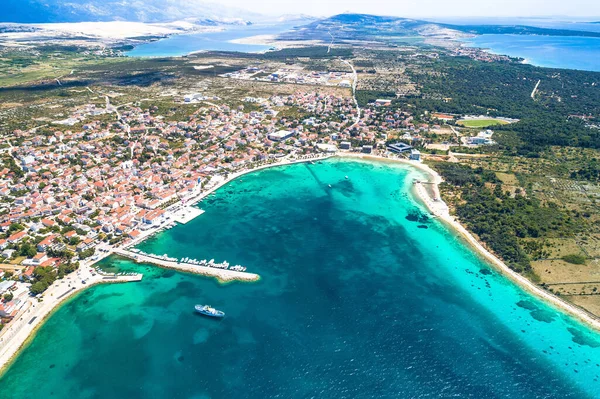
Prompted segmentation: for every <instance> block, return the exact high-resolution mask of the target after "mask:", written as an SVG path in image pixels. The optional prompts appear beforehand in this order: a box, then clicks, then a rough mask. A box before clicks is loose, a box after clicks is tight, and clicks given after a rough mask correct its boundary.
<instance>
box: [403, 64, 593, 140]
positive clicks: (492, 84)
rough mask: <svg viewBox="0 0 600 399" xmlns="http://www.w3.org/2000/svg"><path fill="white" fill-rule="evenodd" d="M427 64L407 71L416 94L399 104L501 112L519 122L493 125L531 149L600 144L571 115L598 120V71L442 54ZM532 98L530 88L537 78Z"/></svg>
mask: <svg viewBox="0 0 600 399" xmlns="http://www.w3.org/2000/svg"><path fill="white" fill-rule="evenodd" d="M428 67H429V68H430V69H433V70H434V71H435V72H436V73H430V71H429V69H428V68H419V69H409V70H407V73H409V74H410V77H411V80H412V81H414V82H415V83H416V84H417V86H418V88H419V90H420V94H419V95H415V96H409V97H406V98H402V99H401V100H400V101H399V102H398V104H399V105H401V104H402V103H406V104H407V105H409V106H411V107H414V108H413V109H414V110H416V112H415V114H417V115H418V114H420V113H422V112H424V111H438V112H446V113H455V114H461V115H463V114H476V115H490V116H491V117H496V116H504V117H510V118H517V119H520V121H519V122H518V123H515V124H510V125H503V126H495V127H494V130H501V131H513V132H516V134H517V135H518V136H519V138H520V139H521V141H520V142H519V143H518V144H519V145H521V146H528V147H529V148H530V149H532V150H534V151H539V149H541V148H543V147H545V146H548V145H560V146H566V145H569V146H577V147H588V148H600V130H599V129H593V128H590V127H589V126H587V124H586V122H584V121H583V120H581V119H579V118H572V117H571V118H570V116H572V115H591V116H592V117H594V118H595V119H596V120H597V119H598V118H600V87H599V86H598V81H599V80H600V74H599V73H597V72H588V71H576V70H564V69H560V70H559V69H550V68H538V67H534V66H531V65H524V64H518V63H513V62H504V63H503V62H493V63H486V62H474V61H473V60H470V59H467V58H461V57H445V56H442V57H440V59H439V60H437V61H432V62H431V64H430V65H429V66H428ZM538 80H540V81H541V83H540V86H539V89H538V93H537V94H536V99H535V100H533V99H532V98H531V92H532V91H533V88H534V87H535V85H536V83H537V81H538Z"/></svg>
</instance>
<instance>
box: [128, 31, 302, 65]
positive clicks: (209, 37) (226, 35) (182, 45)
mask: <svg viewBox="0 0 600 399" xmlns="http://www.w3.org/2000/svg"><path fill="white" fill-rule="evenodd" d="M292 27H293V25H290V24H278V25H268V26H265V25H257V26H243V27H229V28H226V30H224V31H221V32H211V33H192V34H185V35H175V36H171V37H168V38H165V39H161V40H158V41H155V42H151V43H145V44H142V45H140V46H137V47H135V48H134V49H133V50H131V51H129V52H127V55H129V56H132V57H177V56H183V55H187V54H190V53H192V52H194V51H200V50H207V51H210V50H212V51H237V52H244V53H258V52H263V51H266V50H269V49H270V48H271V46H264V45H253V44H237V43H231V42H230V41H231V40H234V39H241V38H245V37H250V36H257V35H274V34H278V33H281V32H284V31H286V30H289V29H291V28H292Z"/></svg>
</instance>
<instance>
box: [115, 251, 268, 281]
mask: <svg viewBox="0 0 600 399" xmlns="http://www.w3.org/2000/svg"><path fill="white" fill-rule="evenodd" d="M114 253H115V254H117V255H120V256H123V257H125V258H129V259H132V260H134V261H136V262H140V263H150V264H153V265H157V266H160V267H165V268H168V269H175V270H181V271H184V272H189V273H196V274H201V275H203V276H209V277H215V278H217V279H218V280H220V281H223V282H228V281H258V280H259V279H260V276H259V275H258V274H255V273H246V272H240V271H235V270H229V269H219V268H215V267H209V266H202V265H194V264H190V263H182V262H179V261H176V260H166V259H159V258H156V257H153V256H149V255H147V254H143V253H135V252H133V251H130V250H127V249H123V248H115V249H114Z"/></svg>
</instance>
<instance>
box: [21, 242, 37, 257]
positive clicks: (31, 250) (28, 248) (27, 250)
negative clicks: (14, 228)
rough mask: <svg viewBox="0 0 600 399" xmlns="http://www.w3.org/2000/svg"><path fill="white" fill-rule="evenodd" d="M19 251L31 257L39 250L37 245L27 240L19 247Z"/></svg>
mask: <svg viewBox="0 0 600 399" xmlns="http://www.w3.org/2000/svg"><path fill="white" fill-rule="evenodd" d="M19 253H20V254H21V256H27V257H28V258H31V257H34V256H35V255H36V254H37V250H36V249H35V247H34V246H33V245H31V244H30V243H28V242H26V243H24V244H23V245H21V248H20V249H19Z"/></svg>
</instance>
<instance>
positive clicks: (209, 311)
mask: <svg viewBox="0 0 600 399" xmlns="http://www.w3.org/2000/svg"><path fill="white" fill-rule="evenodd" d="M195 309H196V312H198V313H200V314H202V315H204V316H209V317H216V318H218V319H222V318H223V317H225V313H224V312H222V311H220V310H217V309H215V308H213V307H211V306H209V305H196V306H195Z"/></svg>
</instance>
